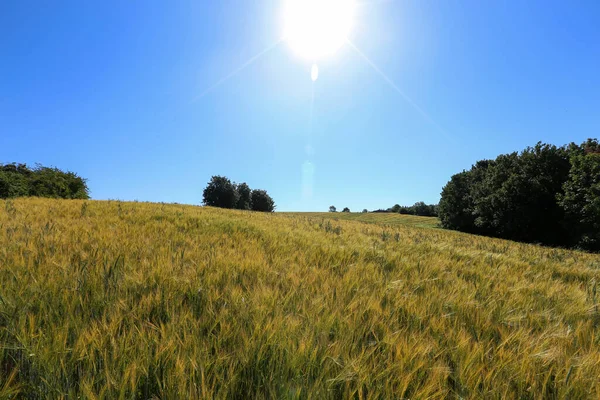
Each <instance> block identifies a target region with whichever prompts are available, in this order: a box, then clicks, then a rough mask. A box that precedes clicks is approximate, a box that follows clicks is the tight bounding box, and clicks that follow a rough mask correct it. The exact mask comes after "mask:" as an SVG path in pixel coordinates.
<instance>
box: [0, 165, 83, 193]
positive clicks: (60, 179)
mask: <svg viewBox="0 0 600 400" xmlns="http://www.w3.org/2000/svg"><path fill="white" fill-rule="evenodd" d="M28 196H35V197H51V198H62V199H89V197H90V196H89V189H88V187H87V181H86V179H84V178H82V177H80V176H79V175H77V174H76V173H74V172H63V171H61V170H59V169H58V168H50V167H44V166H41V165H36V166H35V167H34V168H30V167H28V166H27V165H26V164H16V163H11V164H0V198H2V199H7V198H14V197H28Z"/></svg>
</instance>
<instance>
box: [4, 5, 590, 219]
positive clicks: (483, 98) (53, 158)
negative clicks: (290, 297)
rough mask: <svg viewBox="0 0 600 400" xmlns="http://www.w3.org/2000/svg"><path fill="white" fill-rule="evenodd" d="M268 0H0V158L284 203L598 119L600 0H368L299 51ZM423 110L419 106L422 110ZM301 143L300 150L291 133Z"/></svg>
mask: <svg viewBox="0 0 600 400" xmlns="http://www.w3.org/2000/svg"><path fill="white" fill-rule="evenodd" d="M281 10H282V1H275V0H256V1H241V0H237V1H234V0H224V1H218V2H216V1H206V0H202V1H190V0H188V1H181V2H177V1H169V2H165V1H148V0H146V1H108V0H104V1H79V0H77V1H54V2H42V1H27V0H18V1H12V0H6V1H2V2H0V162H12V161H16V162H26V163H29V164H33V163H35V162H39V163H42V164H44V165H53V166H57V167H59V168H61V169H69V170H73V171H76V172H78V173H79V174H80V175H82V176H84V177H86V178H88V180H89V186H90V188H91V192H92V197H93V198H94V199H123V200H141V201H165V202H180V203H190V204H199V203H200V202H201V201H202V189H203V188H204V186H205V185H206V183H207V182H208V180H209V179H210V177H211V176H212V175H226V176H228V177H230V178H231V179H232V180H235V181H238V182H247V183H248V184H249V185H250V186H251V187H253V188H263V189H267V190H268V191H269V193H270V194H271V195H272V196H273V197H274V199H275V201H276V203H277V205H278V210H280V211H292V210H298V211H304V210H314V211H326V210H327V208H328V207H329V205H332V204H333V205H336V206H337V207H338V208H342V207H346V206H347V207H350V208H351V209H352V210H353V211H360V210H362V209H363V208H368V209H374V208H380V207H389V206H392V205H393V204H395V203H400V204H405V205H410V204H412V203H414V202H416V201H420V200H423V201H426V202H428V203H434V202H437V201H438V200H439V193H440V191H441V188H442V186H443V185H444V184H445V183H446V182H447V181H448V179H449V178H450V176H451V175H452V174H454V173H456V172H459V171H461V170H463V169H465V168H469V167H470V166H471V164H472V163H474V162H475V161H476V160H479V159H482V158H490V157H495V156H496V155H498V154H500V153H505V152H510V151H515V150H521V149H523V148H524V147H526V146H528V145H533V144H535V143H536V142H537V141H540V140H541V141H544V142H549V143H553V144H559V145H560V144H565V143H568V142H571V141H574V142H581V141H583V140H585V139H586V138H588V137H598V136H600V134H599V132H600V112H599V110H600V24H599V23H598V21H600V2H598V1H596V0H590V1H581V0H580V1H578V0H574V1H568V2H566V1H555V0H539V1H536V0H531V1H516V0H510V1H500V0H491V1H485V2H484V1H480V0H477V1H476V0H465V1H455V0H449V1H441V0H435V1H434V0H419V1H417V0H413V1H409V0H396V1H373V2H371V3H366V4H363V5H361V6H360V7H359V8H358V9H357V11H356V16H355V24H354V29H353V31H352V33H351V35H350V39H351V40H352V42H353V43H355V45H356V46H357V48H359V49H360V51H362V52H363V53H364V54H365V55H366V56H367V57H369V59H370V60H372V62H373V63H374V64H375V65H376V66H377V67H378V68H379V69H380V70H381V71H382V72H383V73H384V74H386V75H387V77H388V78H389V79H390V80H391V81H393V82H394V83H395V85H396V86H397V88H398V89H400V90H401V91H402V92H403V93H404V94H406V95H407V96H408V97H409V98H410V99H412V101H413V102H414V103H415V104H417V105H418V106H419V107H420V108H421V109H422V110H423V111H424V112H425V113H426V114H427V115H428V118H426V117H424V116H423V115H422V114H421V113H420V112H419V111H417V109H416V108H415V107H413V106H412V105H411V104H410V103H409V102H408V101H407V100H406V99H405V98H403V97H402V96H401V95H400V94H399V93H398V92H397V91H396V90H394V89H393V88H392V87H391V86H390V84H389V82H386V80H385V79H383V78H382V77H381V76H380V75H379V74H378V73H377V72H376V71H375V70H374V69H373V68H372V66H371V65H370V64H369V63H367V62H366V61H365V60H364V59H363V58H362V57H361V56H360V55H358V54H357V52H356V51H354V50H353V49H352V48H351V47H349V46H345V47H343V48H342V49H340V50H339V51H338V52H337V53H336V54H335V55H334V56H332V57H329V58H326V59H323V60H320V61H319V63H318V64H319V69H320V77H319V79H318V81H317V82H316V83H315V84H314V99H315V100H314V112H313V119H312V124H311V123H310V116H311V111H310V110H311V99H312V94H313V84H312V82H311V79H310V70H311V65H312V63H309V62H306V61H305V60H302V59H300V58H298V57H297V56H296V55H295V54H294V53H293V52H292V51H291V50H290V49H289V48H288V46H286V44H285V43H281V44H279V45H278V46H276V47H274V48H272V49H271V50H270V51H268V52H266V53H265V54H264V55H263V56H261V57H260V58H258V59H256V60H255V62H254V63H252V64H250V65H248V66H247V67H246V68H245V69H243V70H242V71H240V72H239V73H238V74H236V75H234V76H233V77H231V79H229V80H227V81H225V82H224V83H223V84H221V85H220V86H218V87H216V88H215V89H214V90H212V91H210V92H209V93H207V94H205V95H204V96H202V97H199V95H200V94H201V93H203V92H204V91H205V90H206V89H207V88H209V87H211V86H212V85H213V84H215V83H216V82H218V81H219V80H220V79H222V78H223V77H225V76H227V75H228V74H230V73H231V72H232V71H234V70H235V69H236V68H237V67H239V66H240V65H242V64H244V63H245V62H246V61H247V60H248V59H250V58H252V57H253V56H254V55H256V54H257V53H259V52H261V51H262V50H263V49H265V48H268V47H270V46H272V45H273V44H274V43H276V42H277V41H278V39H279V38H280V37H281V35H282V30H283V27H282V22H281V20H282V18H281ZM432 121H433V122H432ZM308 146H310V148H307V147H308Z"/></svg>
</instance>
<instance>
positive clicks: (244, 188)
mask: <svg viewBox="0 0 600 400" xmlns="http://www.w3.org/2000/svg"><path fill="white" fill-rule="evenodd" d="M235 189H236V191H237V193H238V201H237V205H236V206H235V208H237V209H238V210H250V209H252V189H250V186H248V185H247V184H246V182H244V183H240V184H238V185H236V186H235Z"/></svg>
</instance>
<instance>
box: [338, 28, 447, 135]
mask: <svg viewBox="0 0 600 400" xmlns="http://www.w3.org/2000/svg"><path fill="white" fill-rule="evenodd" d="M346 42H347V43H348V45H349V46H350V47H352V48H353V49H354V51H356V53H357V54H358V55H359V56H361V58H362V59H363V60H365V61H366V62H367V63H368V64H369V65H370V66H371V68H373V69H374V70H375V72H377V73H378V74H379V76H381V78H383V80H384V81H385V82H386V83H387V84H388V85H389V86H390V87H391V88H392V89H394V90H395V91H396V92H397V93H398V94H399V95H400V96H402V97H403V98H404V100H406V102H407V103H408V104H410V105H411V106H412V107H413V108H414V109H415V110H417V111H418V112H419V114H421V116H422V117H423V118H425V119H426V120H427V121H428V122H429V123H430V124H431V125H433V126H434V127H435V128H436V129H437V130H438V131H439V132H440V133H442V134H443V135H444V136H445V137H446V138H448V139H452V137H451V136H450V135H449V134H448V132H446V130H445V129H444V128H442V127H441V126H440V125H439V124H438V123H437V122H435V121H434V120H433V118H431V117H430V116H429V114H427V113H426V112H425V110H423V109H422V108H421V107H420V106H419V105H418V104H417V103H415V102H414V100H413V99H411V98H410V97H409V96H408V95H407V94H406V93H404V92H403V91H402V89H400V88H399V87H398V85H396V83H395V82H394V81H393V80H391V79H390V78H389V77H388V76H387V75H386V74H385V73H384V72H383V71H382V70H381V69H380V68H379V67H378V66H377V65H376V64H375V63H374V62H373V61H371V59H370V58H369V57H367V56H366V55H365V54H364V53H363V52H362V51H360V49H359V48H358V47H356V45H355V44H354V43H352V41H351V40H350V39H346Z"/></svg>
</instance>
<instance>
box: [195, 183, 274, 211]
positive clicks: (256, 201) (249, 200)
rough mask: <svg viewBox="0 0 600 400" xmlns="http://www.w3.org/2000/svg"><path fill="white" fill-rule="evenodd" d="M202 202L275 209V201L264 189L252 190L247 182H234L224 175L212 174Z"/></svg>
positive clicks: (215, 205)
mask: <svg viewBox="0 0 600 400" xmlns="http://www.w3.org/2000/svg"><path fill="white" fill-rule="evenodd" d="M203 203H204V205H206V206H210V207H219V208H230V209H233V208H235V209H238V210H253V211H263V212H273V211H275V202H274V201H273V199H272V198H271V196H269V194H268V193H267V191H266V190H260V189H255V190H252V189H250V187H249V186H248V184H246V183H245V182H244V183H240V184H236V183H235V182H231V180H230V179H229V178H227V177H225V176H213V177H212V178H211V180H210V182H208V184H207V186H206V188H205V189H204V192H203Z"/></svg>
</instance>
